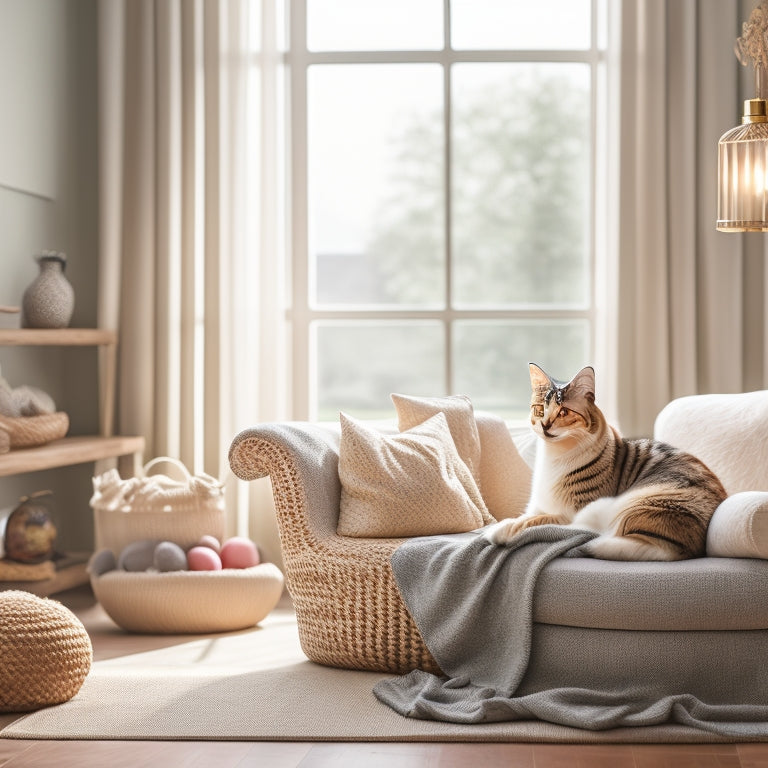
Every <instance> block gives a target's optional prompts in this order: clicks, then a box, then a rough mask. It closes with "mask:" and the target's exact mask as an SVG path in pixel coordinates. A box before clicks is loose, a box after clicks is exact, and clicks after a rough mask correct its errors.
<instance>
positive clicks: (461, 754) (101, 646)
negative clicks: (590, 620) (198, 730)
mask: <svg viewBox="0 0 768 768" xmlns="http://www.w3.org/2000/svg"><path fill="white" fill-rule="evenodd" d="M56 597H57V599H59V600H61V601H62V602H63V603H64V604H65V605H68V606H69V607H70V608H71V609H72V610H73V611H75V613H77V615H78V616H79V617H80V618H81V620H82V621H83V623H84V624H85V626H86V627H87V628H88V629H89V631H91V637H92V639H93V645H94V658H95V659H97V660H98V659H105V658H113V657H115V656H120V655H125V654H129V653H138V652H141V651H145V650H149V649H150V648H151V647H153V644H154V646H157V645H158V644H167V643H168V642H169V640H168V639H167V638H157V637H155V638H152V637H143V636H136V635H129V634H126V633H123V632H120V631H112V629H113V625H111V623H110V626H106V627H105V624H104V623H105V622H109V619H106V618H105V617H104V614H103V612H101V610H100V609H99V607H98V606H97V605H95V603H94V601H93V596H92V594H91V593H90V590H88V589H86V588H81V589H78V590H71V591H70V592H66V593H61V594H59V595H57V596H56ZM92 630H97V631H92ZM0 663H2V660H1V659H0ZM7 722H10V719H9V717H8V716H0V727H2V726H3V725H4V724H5V723H7ZM69 766H72V767H73V768H90V766H94V767H95V766H98V768H143V767H144V766H160V767H161V768H177V767H178V768H182V767H183V768H235V766H238V768H247V766H259V768H299V767H300V768H360V766H363V767H364V768H463V767H464V766H469V767H470V768H496V767H497V766H498V768H502V767H503V768H603V767H604V768H768V744H734V745H732V744H720V745H706V744H702V745H630V744H628V745H594V746H573V745H559V744H456V743H450V744H423V743H359V742H357V743H341V744H340V743H317V742H315V743H313V742H190V741H187V742H171V741H138V742H137V741H22V740H11V739H0V768H22V767H23V768H69Z"/></svg>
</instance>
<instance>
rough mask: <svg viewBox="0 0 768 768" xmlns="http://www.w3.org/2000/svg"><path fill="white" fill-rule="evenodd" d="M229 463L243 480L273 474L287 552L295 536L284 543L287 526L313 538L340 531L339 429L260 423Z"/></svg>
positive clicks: (235, 447) (240, 439)
mask: <svg viewBox="0 0 768 768" xmlns="http://www.w3.org/2000/svg"><path fill="white" fill-rule="evenodd" d="M229 464H230V467H231V468H232V472H233V473H234V474H235V476H236V477H239V478H240V479H242V480H255V479H257V478H261V477H267V476H269V478H270V480H271V482H272V493H273V495H274V499H275V507H276V510H277V513H278V525H279V528H280V536H281V543H282V546H283V548H284V549H286V548H288V549H290V548H291V543H292V539H293V538H294V537H293V536H289V537H288V540H286V539H285V537H284V536H283V529H285V528H289V529H290V533H293V534H301V535H303V536H305V537H307V538H310V539H312V540H320V539H324V538H327V537H329V536H333V535H334V534H335V533H336V526H337V524H338V518H339V503H340V498H341V482H340V480H339V428H338V426H337V425H334V424H320V423H318V424H314V423H308V422H282V423H265V424H259V425H258V426H256V427H252V428H251V429H246V430H243V431H242V432H240V434H238V435H237V436H236V437H235V439H234V440H233V441H232V445H231V446H230V449H229Z"/></svg>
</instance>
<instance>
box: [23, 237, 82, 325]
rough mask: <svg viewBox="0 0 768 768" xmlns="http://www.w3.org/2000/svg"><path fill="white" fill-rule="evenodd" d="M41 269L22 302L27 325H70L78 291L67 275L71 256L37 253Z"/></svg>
mask: <svg viewBox="0 0 768 768" xmlns="http://www.w3.org/2000/svg"><path fill="white" fill-rule="evenodd" d="M35 260H36V261H37V263H38V265H39V268H40V272H39V273H38V275H37V277H36V278H35V279H34V280H33V281H32V282H31V283H30V285H29V287H28V288H27V290H26V291H24V297H23V298H22V302H21V325H22V327H23V328H66V327H67V326H68V325H69V321H70V320H71V319H72V312H73V311H74V309H75V291H74V289H73V288H72V285H71V284H70V282H69V280H67V278H66V276H65V275H64V268H65V267H66V264H67V257H66V255H65V254H63V253H56V252H48V251H46V252H44V253H42V254H40V255H39V256H35Z"/></svg>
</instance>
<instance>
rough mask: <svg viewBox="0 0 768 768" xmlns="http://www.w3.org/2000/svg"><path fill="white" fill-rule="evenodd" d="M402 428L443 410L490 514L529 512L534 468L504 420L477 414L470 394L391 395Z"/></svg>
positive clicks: (500, 517)
mask: <svg viewBox="0 0 768 768" xmlns="http://www.w3.org/2000/svg"><path fill="white" fill-rule="evenodd" d="M391 397H392V402H393V403H394V404H395V410H396V411H397V422H398V427H399V428H400V429H401V430H403V429H410V428H411V427H414V426H416V425H417V424H421V422H423V421H425V420H426V419H428V418H429V417H430V416H433V415H434V414H435V413H438V412H440V411H442V412H443V413H445V415H446V418H447V420H448V427H449V429H450V430H451V435H452V436H453V440H454V442H455V443H456V449H457V450H458V452H459V456H461V458H462V459H464V461H465V462H466V464H467V466H468V467H469V468H470V469H471V470H472V474H473V476H474V478H475V480H476V481H477V483H478V485H479V487H480V492H481V493H482V495H483V500H484V501H485V504H486V506H487V507H488V511H489V512H490V513H491V515H492V516H493V517H494V518H495V519H496V520H501V519H502V518H504V517H517V516H518V515H520V514H522V513H523V512H524V511H525V506H526V504H527V503H528V497H529V496H530V492H531V468H530V467H529V466H528V464H526V462H525V461H524V460H523V458H522V457H521V456H520V453H519V452H518V450H517V447H516V446H515V443H514V441H513V440H512V436H511V435H510V434H509V429H507V425H506V424H505V423H504V420H503V419H502V418H500V417H499V416H496V415H495V414H491V413H485V412H478V413H475V411H474V408H473V407H472V402H471V400H470V399H469V398H468V397H467V396H466V395H449V396H447V397H411V396H407V395H397V394H393V395H391Z"/></svg>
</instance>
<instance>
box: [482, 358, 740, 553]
mask: <svg viewBox="0 0 768 768" xmlns="http://www.w3.org/2000/svg"><path fill="white" fill-rule="evenodd" d="M530 372H531V389H532V396H531V424H532V426H533V430H534V432H536V434H537V435H538V436H539V437H540V438H541V441H542V442H541V443H539V449H538V451H537V455H536V463H535V466H534V470H533V478H532V491H531V497H530V500H529V502H528V506H527V508H526V510H525V512H524V513H523V514H522V515H520V517H516V518H512V519H509V520H502V521H500V522H499V523H497V524H495V525H493V526H491V527H490V528H489V529H488V534H487V535H488V536H489V537H490V538H491V541H493V542H494V543H496V544H506V543H507V542H509V541H510V540H511V538H512V537H513V536H515V535H516V534H517V533H519V532H520V531H522V530H524V529H525V528H528V527H530V526H534V525H544V524H547V523H555V524H559V525H569V526H571V527H573V528H579V529H588V530H591V531H595V532H596V533H598V534H600V535H599V536H598V537H597V538H595V539H592V540H591V541H590V542H589V543H588V544H587V550H588V553H589V554H591V555H593V556H594V557H599V558H603V559H606V560H684V559H686V558H691V557H699V556H703V555H704V554H705V545H706V538H707V526H708V525H709V520H710V518H711V517H712V514H713V513H714V511H715V509H716V508H717V506H718V504H720V502H721V501H723V499H725V497H726V492H725V489H724V488H723V486H722V484H721V483H720V481H719V480H718V479H717V478H716V477H715V475H714V474H713V473H712V472H711V471H710V470H709V469H708V468H707V467H706V466H705V465H704V464H703V463H702V462H701V461H699V460H698V459H697V458H695V457H694V456H691V455H690V454H688V453H684V452H683V451H678V450H677V449H675V448H673V447H672V446H670V445H667V444H666V443H661V442H658V441H654V440H623V439H622V438H621V437H620V436H619V434H618V433H617V432H616V431H615V430H614V429H613V427H611V426H609V425H608V423H607V422H606V420H605V417H604V416H603V414H602V412H601V411H600V409H599V408H598V407H597V406H596V405H595V372H594V370H593V369H592V368H589V367H587V368H583V369H582V370H581V371H579V373H577V374H576V376H574V378H573V379H572V380H571V381H569V382H568V383H567V384H566V383H564V382H561V381H556V380H555V379H553V378H551V377H550V376H549V375H547V374H546V373H544V371H543V370H542V369H541V368H539V367H538V366H537V365H534V364H533V363H531V365H530Z"/></svg>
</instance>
